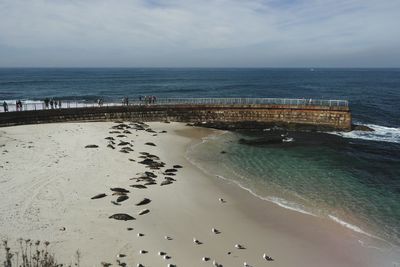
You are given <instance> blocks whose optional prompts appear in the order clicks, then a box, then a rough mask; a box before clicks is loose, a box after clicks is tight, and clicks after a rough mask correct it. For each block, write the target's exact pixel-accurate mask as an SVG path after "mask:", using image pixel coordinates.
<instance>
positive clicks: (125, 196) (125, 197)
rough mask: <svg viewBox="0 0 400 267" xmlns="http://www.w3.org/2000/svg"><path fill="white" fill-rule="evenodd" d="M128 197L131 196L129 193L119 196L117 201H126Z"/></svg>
mask: <svg viewBox="0 0 400 267" xmlns="http://www.w3.org/2000/svg"><path fill="white" fill-rule="evenodd" d="M128 198H129V197H128V196H127V195H123V196H119V197H118V198H117V202H118V203H119V202H122V201H125V200H127V199H128Z"/></svg>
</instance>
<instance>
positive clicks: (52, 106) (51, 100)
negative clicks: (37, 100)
mask: <svg viewBox="0 0 400 267" xmlns="http://www.w3.org/2000/svg"><path fill="white" fill-rule="evenodd" d="M50 107H51V109H53V108H54V100H53V98H52V99H50Z"/></svg>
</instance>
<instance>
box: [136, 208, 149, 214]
mask: <svg viewBox="0 0 400 267" xmlns="http://www.w3.org/2000/svg"><path fill="white" fill-rule="evenodd" d="M149 212H150V210H149V209H144V210H141V211H139V213H138V214H139V215H144V214H147V213H149Z"/></svg>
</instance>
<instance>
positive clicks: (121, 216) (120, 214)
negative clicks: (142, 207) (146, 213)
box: [108, 213, 135, 221]
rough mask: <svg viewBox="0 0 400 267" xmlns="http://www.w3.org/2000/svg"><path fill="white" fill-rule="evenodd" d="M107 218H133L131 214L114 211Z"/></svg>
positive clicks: (126, 219)
mask: <svg viewBox="0 0 400 267" xmlns="http://www.w3.org/2000/svg"><path fill="white" fill-rule="evenodd" d="M108 218H109V219H115V220H120V221H129V220H135V218H134V217H132V216H131V215H128V214H126V213H116V214H113V215H111V216H110V217H108Z"/></svg>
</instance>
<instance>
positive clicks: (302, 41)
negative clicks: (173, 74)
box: [0, 0, 400, 67]
mask: <svg viewBox="0 0 400 267" xmlns="http://www.w3.org/2000/svg"><path fill="white" fill-rule="evenodd" d="M399 13H400V2H399V1H398V0H386V1H375V0H203V1H198V0H165V1H161V0H119V1H112V0H85V1H83V0H80V1H78V0H32V1H26V0H0V66H126V67H130V66H132V67H135V66H136V67H142V66H172V67H180V66H226V67H231V66H232V67H233V66H235V67H237V66H247V67H250V66H254V67H261V66H278V67H282V66H310V65H312V66H376V65H377V63H378V62H379V66H389V67H392V66H396V64H400V63H399V62H400V58H399V53H398V52H397V49H398V46H399V45H400V29H399V27H397V24H398V23H397V22H398V19H397V17H398V14H399ZM360 55H363V56H365V57H366V58H362V59H361V58H360ZM378 55H379V59H380V60H379V61H376V58H377V56H378ZM397 66H399V65H397Z"/></svg>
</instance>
